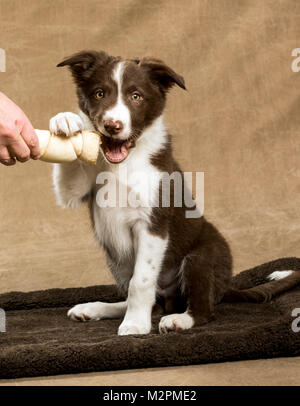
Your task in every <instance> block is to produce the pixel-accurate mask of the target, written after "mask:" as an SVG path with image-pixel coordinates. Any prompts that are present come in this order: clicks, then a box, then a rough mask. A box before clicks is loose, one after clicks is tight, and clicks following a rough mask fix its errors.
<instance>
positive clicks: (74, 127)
mask: <svg viewBox="0 0 300 406" xmlns="http://www.w3.org/2000/svg"><path fill="white" fill-rule="evenodd" d="M83 128H84V123H83V121H82V119H81V118H80V117H79V116H78V114H74V113H69V112H66V113H59V114H57V115H56V116H55V117H52V118H51V119H50V123H49V129H50V131H51V132H53V133H58V132H63V133H64V134H65V135H67V136H69V135H70V134H72V133H75V132H77V131H81V130H83Z"/></svg>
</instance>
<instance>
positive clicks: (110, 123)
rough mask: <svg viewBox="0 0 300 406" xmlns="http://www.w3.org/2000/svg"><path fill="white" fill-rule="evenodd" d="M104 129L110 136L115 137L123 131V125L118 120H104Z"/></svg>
mask: <svg viewBox="0 0 300 406" xmlns="http://www.w3.org/2000/svg"><path fill="white" fill-rule="evenodd" d="M104 128H105V130H106V131H107V132H108V133H109V134H110V135H116V134H118V133H119V132H120V131H122V130H123V123H122V121H119V120H112V119H109V120H105V121H104Z"/></svg>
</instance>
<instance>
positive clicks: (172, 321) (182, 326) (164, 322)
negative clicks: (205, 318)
mask: <svg viewBox="0 0 300 406" xmlns="http://www.w3.org/2000/svg"><path fill="white" fill-rule="evenodd" d="M193 325H194V319H193V317H192V316H190V315H189V314H188V313H179V314H176V313H175V314H169V315H168V316H164V317H162V318H161V319H160V322H159V326H158V328H159V332H160V333H168V332H170V331H180V330H187V329H189V328H192V327H193Z"/></svg>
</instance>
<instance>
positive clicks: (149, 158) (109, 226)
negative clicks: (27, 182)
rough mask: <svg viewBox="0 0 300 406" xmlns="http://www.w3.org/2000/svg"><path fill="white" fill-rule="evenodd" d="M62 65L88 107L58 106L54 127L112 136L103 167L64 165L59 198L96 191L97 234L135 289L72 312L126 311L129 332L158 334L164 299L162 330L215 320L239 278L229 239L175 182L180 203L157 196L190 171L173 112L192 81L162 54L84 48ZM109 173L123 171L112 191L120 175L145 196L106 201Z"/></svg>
mask: <svg viewBox="0 0 300 406" xmlns="http://www.w3.org/2000/svg"><path fill="white" fill-rule="evenodd" d="M58 66H68V67H69V68H70V70H71V73H72V75H73V78H74V81H75V84H76V86H77V95H78V100H79V107H80V112H79V114H78V115H77V114H74V113H60V114H58V115H57V116H55V117H53V118H52V119H51V120H50V130H51V131H53V132H55V133H61V132H63V133H65V134H66V135H68V134H70V133H72V132H75V131H79V130H83V129H96V130H98V131H99V132H101V133H102V134H103V135H102V152H103V153H102V154H101V156H99V158H98V162H97V165H96V167H93V166H91V165H88V164H85V163H83V162H81V161H76V162H73V163H68V164H58V165H55V168H54V185H55V190H56V194H57V199H58V202H59V203H60V204H61V205H62V206H64V207H70V206H71V207H74V206H77V205H78V204H79V203H81V201H82V200H84V199H85V198H88V200H89V203H90V204H89V206H90V211H91V218H92V221H93V225H94V230H95V235H96V237H97V238H98V240H99V242H100V243H101V245H102V246H103V247H104V249H105V251H106V254H107V260H108V264H109V266H110V269H111V271H112V273H113V275H114V277H115V279H116V282H117V284H118V285H119V287H120V288H121V289H122V291H123V292H124V294H125V295H126V296H127V300H125V301H123V302H120V303H103V302H95V303H86V304H79V305H76V306H75V307H73V308H72V309H71V310H69V312H68V315H69V317H71V318H72V319H74V320H82V321H87V320H100V319H103V318H120V317H123V316H124V319H123V322H122V323H121V325H120V327H119V331H118V333H119V334H120V335H126V334H147V333H149V332H150V330H151V314H152V311H153V308H154V307H155V309H156V310H160V311H161V313H162V314H165V316H163V317H162V318H161V320H160V323H159V330H160V332H164V333H165V332H168V331H172V330H180V329H182V330H183V329H189V328H191V327H192V326H193V325H195V324H201V323H206V322H208V321H209V320H211V319H212V318H213V313H214V306H215V304H216V303H218V302H220V301H221V300H222V298H223V296H224V294H225V292H226V291H227V289H228V288H229V285H230V280H231V269H232V258H231V254H230V249H229V247H228V244H227V243H226V241H225V240H224V238H223V237H222V236H221V234H220V233H219V232H218V231H217V230H216V228H215V227H214V226H213V225H212V224H211V223H209V222H207V221H206V220H205V218H204V217H203V216H198V217H197V216H194V218H190V217H187V216H186V211H187V210H190V207H186V205H185V203H184V202H185V201H186V200H185V199H182V200H183V204H182V205H181V207H177V206H178V205H175V204H174V203H172V197H174V194H175V193H177V192H176V191H175V190H174V186H171V199H170V201H171V204H170V207H162V205H159V207H157V204H156V205H155V204H154V202H157V196H158V195H159V194H160V192H161V191H162V184H163V180H164V176H165V174H168V175H172V174H173V173H180V174H181V170H180V168H179V166H178V164H177V163H176V161H175V160H174V158H173V154H172V147H171V136H170V134H169V133H168V131H167V129H166V127H165V124H164V121H163V111H164V107H165V102H166V94H167V92H168V90H169V89H170V88H171V87H172V86H173V85H178V86H179V87H181V88H182V89H185V84H184V79H183V78H182V77H181V76H180V75H178V74H177V73H175V72H174V71H173V70H172V69H171V68H169V67H168V66H166V65H165V64H164V63H163V62H162V61H160V60H156V59H151V58H143V59H141V60H139V59H135V60H130V59H129V60H123V59H121V58H120V57H112V56H109V55H107V54H106V53H105V52H95V51H83V52H80V53H77V54H75V55H73V56H71V57H69V58H67V59H65V60H64V61H63V62H61V63H60V64H59V65H58ZM103 173H109V174H111V175H113V180H112V181H111V182H110V181H108V182H107V183H106V184H105V191H106V193H108V194H109V193H110V192H111V193H112V195H114V192H115V189H116V183H117V187H121V189H118V190H122V188H124V189H126V191H130V193H134V196H135V197H136V196H138V197H139V199H140V203H141V204H139V205H136V204H132V201H130V199H129V198H128V199H127V200H126V204H125V205H120V204H117V205H116V206H115V207H111V206H106V207H105V205H103V204H100V203H101V202H102V203H103V200H101V199H100V198H99V193H101V191H102V190H103V189H104V185H103V184H104V182H103V181H102V180H101V174H103ZM99 174H100V175H99ZM99 177H100V178H99ZM149 184H150V185H151V188H150V189H151V192H152V193H149ZM184 191H186V187H184V188H183V189H182V192H181V193H182V194H183V193H184ZM118 199H119V196H118ZM118 199H117V200H118ZM100 200H101V202H100ZM99 202H100V203H99ZM117 203H119V200H118V201H117Z"/></svg>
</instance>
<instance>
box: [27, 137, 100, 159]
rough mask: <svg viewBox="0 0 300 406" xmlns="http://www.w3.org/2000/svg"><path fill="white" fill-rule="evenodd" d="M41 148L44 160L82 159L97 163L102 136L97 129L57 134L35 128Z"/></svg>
mask: <svg viewBox="0 0 300 406" xmlns="http://www.w3.org/2000/svg"><path fill="white" fill-rule="evenodd" d="M35 132H36V134H37V136H38V139H39V143H40V149H41V157H40V159H41V160H42V161H46V162H53V163H62V162H72V161H75V160H76V159H81V160H82V161H85V162H87V163H91V164H94V165H95V164H96V162H97V158H98V155H99V150H100V144H101V138H100V134H99V133H98V132H96V131H79V132H76V133H74V134H73V135H70V136H66V135H63V134H62V135H56V134H53V133H51V132H50V131H48V130H35Z"/></svg>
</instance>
